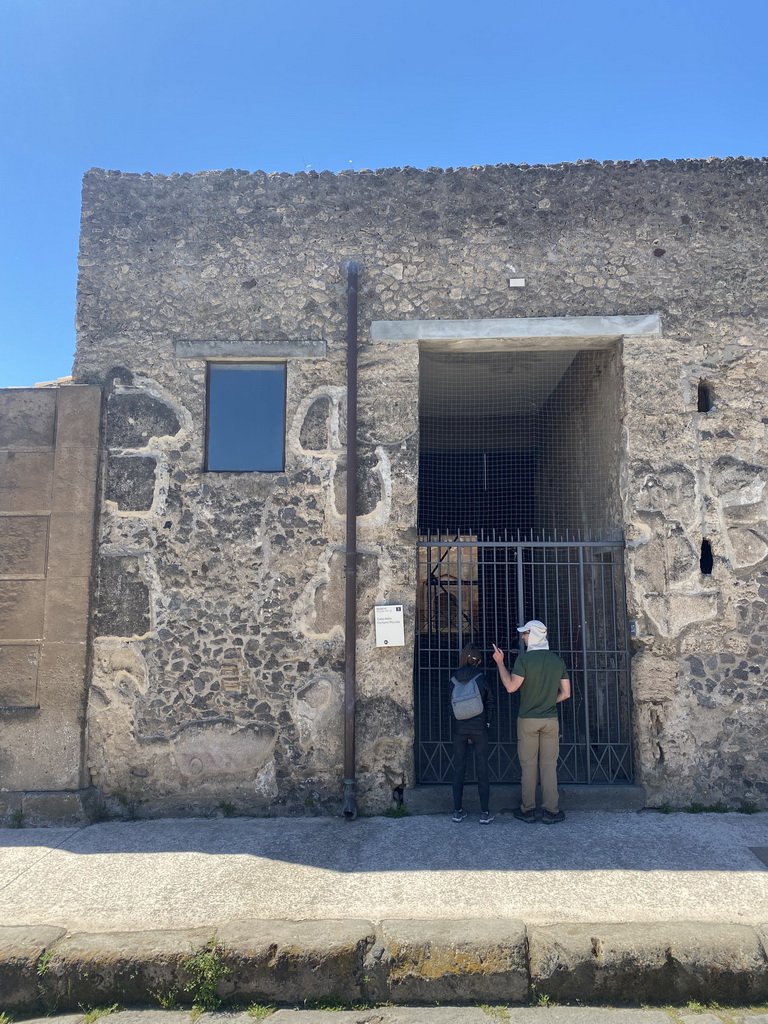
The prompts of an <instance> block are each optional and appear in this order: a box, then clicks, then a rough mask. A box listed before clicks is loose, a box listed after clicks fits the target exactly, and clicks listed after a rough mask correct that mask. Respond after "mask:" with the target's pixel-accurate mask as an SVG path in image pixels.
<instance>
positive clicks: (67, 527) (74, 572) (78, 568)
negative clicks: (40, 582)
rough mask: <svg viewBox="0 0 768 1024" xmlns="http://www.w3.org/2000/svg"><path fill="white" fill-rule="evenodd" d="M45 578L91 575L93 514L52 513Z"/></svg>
mask: <svg viewBox="0 0 768 1024" xmlns="http://www.w3.org/2000/svg"><path fill="white" fill-rule="evenodd" d="M49 538H50V540H49V544H48V571H47V574H46V575H47V576H48V579H56V578H61V577H66V578H69V579H71V578H73V577H77V576H90V573H91V560H92V558H93V543H94V525H93V517H92V516H86V515H85V513H81V514H79V515H64V514H61V513H59V512H55V513H54V514H53V515H52V516H51V524H50V531H49Z"/></svg>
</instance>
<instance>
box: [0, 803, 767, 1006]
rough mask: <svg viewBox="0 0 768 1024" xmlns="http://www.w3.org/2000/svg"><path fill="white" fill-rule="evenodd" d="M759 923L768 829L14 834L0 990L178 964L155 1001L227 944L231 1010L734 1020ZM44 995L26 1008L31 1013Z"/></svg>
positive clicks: (372, 828)
mask: <svg viewBox="0 0 768 1024" xmlns="http://www.w3.org/2000/svg"><path fill="white" fill-rule="evenodd" d="M767 923H768V814H765V813H762V814H756V815H742V814H735V813H730V814H700V815H690V814H683V813H676V814H669V815H663V814H658V813H653V812H647V811H646V812H641V813H636V812H633V813H608V812H597V811H584V812H574V813H573V814H571V815H569V817H568V818H567V819H566V821H565V822H563V823H561V824H558V825H553V826H545V825H543V824H536V825H527V824H524V823H521V822H518V821H516V820H514V819H513V818H512V816H511V815H509V814H503V815H500V816H499V817H497V819H496V821H494V822H493V824H491V825H490V826H480V825H479V824H478V822H477V818H476V817H470V818H468V819H467V820H466V821H464V822H462V823H461V824H458V825H457V824H454V823H453V822H452V821H451V820H450V818H449V817H448V816H447V815H446V816H434V815H430V816H413V817H405V818H401V819H390V818H384V817H376V818H362V819H358V820H357V821H355V822H346V821H343V820H340V819H336V818H304V819H291V818H271V819H253V818H224V819H185V820H159V821H136V822H108V823H103V824H98V825H92V826H89V827H86V828H79V829H76V828H64V829H55V828H54V829H21V830H4V831H2V832H0V984H2V983H3V979H4V978H5V984H6V985H9V984H10V981H9V978H10V974H8V970H9V969H10V968H9V967H8V965H9V964H11V963H14V964H16V967H14V971H15V972H16V973H15V974H14V977H17V982H14V984H18V985H21V981H18V979H20V978H22V976H23V977H27V978H28V980H29V977H31V975H30V971H32V970H33V969H34V970H35V971H36V970H37V968H36V967H35V965H36V964H38V963H39V959H40V957H41V956H43V957H44V959H45V965H46V967H47V968H49V970H47V971H46V973H47V974H48V975H49V979H48V980H49V981H50V983H51V984H52V985H54V988H55V989H56V991H58V988H57V986H59V982H60V983H61V986H65V981H67V979H69V980H68V981H67V984H69V985H70V988H71V984H72V977H74V976H79V974H82V970H81V968H82V963H83V962H84V960H88V962H89V963H92V964H93V965H95V966H94V971H95V970H96V967H98V964H99V962H100V961H99V958H100V955H101V954H100V953H99V950H100V949H101V950H103V957H104V958H106V959H107V960H109V962H110V964H112V967H110V969H109V970H107V969H106V968H104V969H100V970H101V975H102V976H103V979H102V981H103V983H102V989H103V999H101V1001H102V1002H103V1001H104V1000H107V1001H108V1000H109V999H110V998H111V997H110V995H109V993H110V992H115V991H117V989H116V988H115V986H116V985H117V986H118V988H119V985H120V984H123V988H125V984H124V982H122V981H120V978H119V977H118V978H117V980H115V978H116V975H115V971H117V974H118V975H120V977H122V975H121V974H120V972H121V971H122V968H120V969H119V970H118V968H117V967H115V966H114V965H115V964H122V963H130V964H133V965H134V967H136V970H137V971H138V974H141V971H142V970H144V969H146V970H149V967H150V965H151V964H152V963H153V962H154V963H155V964H157V963H159V962H160V960H163V958H164V960H163V962H166V961H167V963H168V964H170V965H171V967H169V968H168V970H169V971H170V974H169V975H168V977H167V978H166V979H165V981H163V982H162V984H166V983H167V984H169V985H171V984H172V985H177V986H178V985H181V984H182V982H181V980H180V979H181V978H182V975H183V970H182V968H181V966H180V965H181V961H182V960H183V959H184V957H185V956H188V955H189V951H190V949H192V948H200V947H202V946H204V945H205V943H206V942H207V941H208V940H209V939H210V938H211V936H212V935H213V934H214V933H216V935H217V937H218V940H219V942H220V943H222V944H223V947H224V950H225V951H226V955H227V956H231V957H234V960H233V964H234V961H235V960H236V961H237V964H239V966H238V967H237V972H238V977H237V983H236V981H235V979H233V976H232V973H230V975H228V976H227V978H228V980H225V981H222V992H223V993H224V994H226V995H232V996H233V998H234V996H235V994H237V995H238V998H239V997H240V996H244V997H247V998H250V997H251V994H253V993H257V994H262V995H270V993H271V995H270V997H271V998H274V996H275V991H277V990H276V989H274V986H273V989H274V990H273V989H270V991H269V992H267V991H265V990H264V986H265V985H266V986H267V987H269V984H271V983H272V981H274V982H275V984H278V981H279V984H281V985H282V984H285V985H288V986H289V987H290V986H293V988H294V990H295V994H291V995H288V996H287V998H289V999H300V998H307V997H308V998H317V997H319V996H320V995H322V994H323V991H324V992H325V994H326V995H327V994H329V993H330V992H336V993H341V994H343V995H344V996H345V998H347V999H349V1000H354V999H359V998H364V999H367V1000H370V999H374V1001H375V999H376V998H380V999H383V998H386V999H392V1000H393V1001H395V1002H430V1001H470V1000H471V999H475V998H477V999H479V1000H480V1001H483V1000H485V1001H494V1000H495V1001H498V1000H499V999H502V1000H503V999H505V998H506V1001H508V1002H525V1001H526V1000H527V999H528V998H529V997H530V993H531V987H532V986H534V985H535V987H536V990H537V992H548V993H549V994H551V995H552V997H553V998H556V997H557V998H560V999H564V998H565V997H566V996H568V995H569V993H570V992H571V990H572V989H573V987H574V986H580V989H579V991H580V992H581V995H580V996H576V997H574V998H582V999H583V1000H584V1001H592V1002H601V1001H603V1002H605V1001H608V1002H609V1001H611V999H612V996H611V993H613V992H619V993H622V992H623V993H624V995H625V999H624V1000H623V1001H626V998H629V999H631V998H633V996H632V995H630V996H628V997H627V995H626V993H627V989H626V986H627V985H632V986H634V988H633V990H632V991H633V993H635V994H636V995H637V997H638V998H642V996H643V994H646V995H650V996H651V997H652V996H653V995H654V994H658V996H659V998H658V999H654V998H651V999H649V1000H648V1001H653V1002H658V1001H660V1000H665V999H667V998H668V996H669V994H670V993H672V994H674V993H675V992H677V993H681V994H683V995H685V996H686V998H700V997H702V996H703V997H704V998H705V999H706V998H719V1001H721V1002H727V1001H728V998H727V997H728V993H729V992H730V993H731V995H734V994H735V992H736V989H735V988H734V986H737V985H738V986H741V987H742V991H743V997H742V998H739V999H738V1000H737V1001H738V1002H740V1003H744V1002H745V998H746V996H747V995H748V996H749V999H750V1000H751V999H756V998H758V997H759V998H761V999H762V998H768V964H767V958H766V941H767V940H766V938H765V936H766V933H768V927H766V924H767ZM106 933H109V936H110V939H109V941H107V940H106V939H105V938H104V936H105V934H106ZM153 944H154V945H153ZM155 947H156V949H155ZM153 949H155V952H154V953H153ZM46 950H52V952H51V953H50V954H46V952H45V951H46ZM270 950H271V953H270V952H269V951H270ZM265 951H266V952H265ZM281 951H282V952H281ZM286 951H289V952H286ZM161 953H162V955H161ZM283 953H285V956H284V958H283V959H284V961H285V962H284V963H283V962H282V961H280V957H281V956H282V955H283ZM289 954H290V955H289ZM222 955H224V954H222ZM265 957H266V960H265V959H264V958H265ZM270 957H271V961H272V964H273V970H272V973H271V974H270V972H269V970H267V966H265V965H267V964H268V961H269V959H270ZM257 963H258V965H260V966H258V967H256V966H254V965H256V964H257ZM3 964H4V965H5V974H3V970H4V968H3ZM25 964H26V967H24V965H25ZM78 964H80V968H78V966H77V965H78ZM141 964H144V968H142V967H141ZM246 964H250V965H251V966H250V967H248V968H247V970H246V967H245V966H244V965H246ZM281 964H282V966H281ZM30 965H31V966H30ZM174 965H175V966H174ZM302 965H303V966H302ZM102 967H103V965H102ZM230 967H232V971H234V967H233V966H232V965H230ZM126 970H127V968H126ZM180 970H181V974H179V971H180ZM57 971H58V974H57V973H56V972H57ZM174 971H175V972H176V973H175V974H174ZM248 971H250V972H251V976H250V977H251V980H250V981H247V979H246V981H247V983H246V981H244V980H243V979H244V978H245V974H247V973H248ZM25 972H26V973H25ZM110 972H111V973H110ZM243 972H245V974H244V973H243ZM281 972H282V973H281ZM97 973H98V972H97ZM150 973H151V972H150ZM155 973H156V972H155ZM137 976H138V975H137ZM39 978H40V974H39V973H38V974H37V978H36V979H32V980H35V984H36V986H37V989H39V988H40V982H39ZM57 978H58V981H57V980H56V979H57ZM110 979H111V980H110ZM169 979H170V980H169ZM270 979H271V981H270ZM280 979H282V980H280ZM366 979H368V980H366ZM371 979H373V980H371ZM54 982H55V984H54ZM94 984H96V983H95V982H94ZM147 984H149V982H147ZM157 984H158V985H160V984H161V983H160V981H158V982H157ZM110 985H111V986H112V988H110ZM238 985H239V988H238ZM233 986H234V988H233ZM302 986H304V987H302ZM307 986H308V987H307ZM323 986H325V989H323ZM569 986H570V988H569ZM707 986H709V988H707ZM22 987H23V986H22ZM59 987H60V986H59ZM161 987H162V985H161ZM182 987H183V985H182ZM587 988H589V989H590V991H589V992H587V991H586V989H587ZM235 989H236V990H237V992H235ZM715 990H716V991H715ZM1 991H2V988H0V992H1ZM18 991H19V992H21V988H19V990H18ZM30 991H31V989H30ZM79 991H80V992H81V994H83V995H87V994H88V993H87V992H86V991H85V990H84V989H83V987H82V984H81V986H80V989H79ZM89 991H90V990H89ZM462 992H463V993H466V994H467V995H466V1000H465V999H462V998H460V996H461V993H462ZM505 993H506V996H505ZM35 998H38V1003H34V999H35ZM39 998H40V997H39V993H38V996H35V997H33V995H30V994H29V993H28V994H27V995H26V996H23V998H22V996H21V995H19V996H18V999H17V1003H18V1005H19V1006H22V1005H24V1006H27V1005H28V1006H29V1007H30V1008H33V1007H34V1006H36V1005H39ZM88 998H89V1002H88V1005H94V1002H93V1001H92V999H91V997H90V996H89V997H88ZM613 998H615V997H613ZM24 999H26V1000H28V1002H27V1003H24ZM730 1001H733V999H731V1000H730ZM0 1005H1V1004H0ZM59 1005H60V1006H62V1004H61V1002H59ZM72 1005H73V1006H77V1003H76V1002H75V1003H73V1004H72ZM62 1008H63V1006H62Z"/></svg>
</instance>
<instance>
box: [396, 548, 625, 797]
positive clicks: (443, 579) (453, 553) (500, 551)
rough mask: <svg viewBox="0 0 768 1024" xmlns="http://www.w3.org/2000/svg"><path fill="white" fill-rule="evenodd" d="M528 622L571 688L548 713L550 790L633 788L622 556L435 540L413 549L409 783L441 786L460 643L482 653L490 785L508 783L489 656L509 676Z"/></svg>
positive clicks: (509, 708) (510, 705) (512, 744)
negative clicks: (489, 694) (556, 657)
mask: <svg viewBox="0 0 768 1024" xmlns="http://www.w3.org/2000/svg"><path fill="white" fill-rule="evenodd" d="M527 619H541V620H542V621H543V622H545V623H546V624H547V627H548V630H549V642H550V647H551V648H552V649H553V650H555V651H557V653H558V654H560V655H561V657H562V658H563V659H564V661H565V663H566V665H567V666H568V670H569V674H570V679H571V692H572V696H571V699H570V700H568V701H564V702H562V703H561V704H559V705H558V713H559V715H560V735H561V740H560V764H559V767H558V781H560V782H561V783H582V784H583V783H593V784H606V783H609V784H622V783H624V784H626V783H631V782H632V750H631V741H630V735H631V728H630V698H629V651H628V642H627V641H628V633H627V621H626V612H625V597H624V576H623V544H621V543H612V542H602V541H590V542H586V543H585V542H581V541H579V542H572V541H551V542H550V541H532V540H527V541H521V540H514V541H511V540H507V539H501V540H498V539H487V537H485V536H482V535H478V536H476V537H474V536H463V537H452V538H450V539H449V538H448V537H446V536H445V535H443V536H442V537H430V538H422V539H421V540H420V542H419V591H418V621H417V634H416V652H415V662H416V664H415V688H416V695H415V696H416V701H415V704H416V770H417V777H418V781H419V782H420V783H422V784H427V783H445V782H449V781H450V778H451V769H452V743H451V735H452V722H451V709H450V683H449V678H450V670H451V669H452V668H455V667H456V665H457V664H458V658H459V653H460V651H461V649H462V647H463V646H464V644H466V643H468V642H469V641H472V642H473V643H474V644H475V645H476V646H477V647H479V648H480V649H481V650H482V651H483V653H484V663H485V665H486V668H487V674H488V678H489V679H490V680H492V681H493V682H494V683H495V685H496V686H497V687H498V693H497V700H496V714H495V720H494V722H493V725H492V731H491V758H490V774H491V781H492V782H499V783H515V782H519V780H520V768H519V763H518V760H517V731H516V722H517V708H518V704H519V696H518V694H516V693H515V694H508V693H507V692H506V690H504V688H503V686H501V684H500V683H499V681H498V673H497V672H496V669H495V665H494V663H493V661H492V660H491V654H492V651H493V648H492V646H491V645H492V644H493V643H496V644H498V646H499V647H500V648H501V649H502V650H503V651H504V652H505V654H506V656H507V665H508V667H510V669H511V667H512V664H513V662H514V658H515V655H516V653H517V651H518V650H519V646H520V641H519V636H518V633H517V626H518V625H521V624H522V623H523V622H525V621H526V620H527ZM468 769H469V765H468ZM468 781H469V772H468Z"/></svg>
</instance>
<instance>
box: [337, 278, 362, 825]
mask: <svg viewBox="0 0 768 1024" xmlns="http://www.w3.org/2000/svg"><path fill="white" fill-rule="evenodd" d="M344 267H345V269H346V271H347V507H346V517H347V539H346V553H345V562H344V573H345V577H346V587H345V602H344V603H345V609H344V647H345V651H344V803H343V806H342V811H341V813H342V815H343V817H344V818H346V819H347V821H354V819H355V818H356V817H357V792H356V789H357V782H356V779H355V677H356V668H357V665H356V657H355V655H356V647H357V292H358V281H359V273H360V268H359V265H358V264H357V263H356V262H354V261H352V260H350V261H349V262H348V263H345V264H344Z"/></svg>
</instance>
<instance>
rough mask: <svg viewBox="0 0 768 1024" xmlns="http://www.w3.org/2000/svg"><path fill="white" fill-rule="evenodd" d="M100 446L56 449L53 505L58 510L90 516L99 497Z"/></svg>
mask: <svg viewBox="0 0 768 1024" xmlns="http://www.w3.org/2000/svg"><path fill="white" fill-rule="evenodd" d="M97 469H98V449H96V448H64V449H57V451H56V467H55V472H54V480H53V501H52V506H53V508H54V509H55V510H56V511H57V512H65V513H68V514H72V513H75V512H76V513H78V514H80V515H84V516H87V517H90V516H91V515H92V514H93V508H94V503H95V500H96V472H97Z"/></svg>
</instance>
